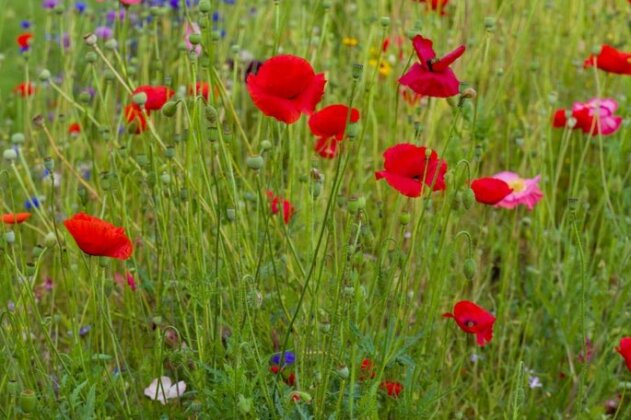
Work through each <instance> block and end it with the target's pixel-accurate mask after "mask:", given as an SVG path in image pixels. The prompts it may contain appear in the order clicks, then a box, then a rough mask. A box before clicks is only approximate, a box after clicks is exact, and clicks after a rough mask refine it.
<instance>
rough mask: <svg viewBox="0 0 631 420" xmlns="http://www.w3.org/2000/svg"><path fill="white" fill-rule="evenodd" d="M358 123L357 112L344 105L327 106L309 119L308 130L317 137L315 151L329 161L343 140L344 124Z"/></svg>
mask: <svg viewBox="0 0 631 420" xmlns="http://www.w3.org/2000/svg"><path fill="white" fill-rule="evenodd" d="M347 121H350V122H351V123H356V122H357V121H359V111H358V110H357V109H355V108H353V109H351V110H350V112H349V108H348V107H347V106H346V105H341V104H337V105H329V106H327V107H324V108H322V109H321V110H319V111H318V112H316V113H314V114H313V115H311V117H309V128H310V129H311V133H313V135H314V136H317V137H318V140H317V141H316V144H315V151H316V152H318V153H319V154H320V156H322V157H324V158H328V159H331V158H333V157H334V156H335V154H336V152H337V144H338V143H339V142H341V141H342V140H343V139H344V133H345V132H346V122H347Z"/></svg>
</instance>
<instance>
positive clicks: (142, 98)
mask: <svg viewBox="0 0 631 420" xmlns="http://www.w3.org/2000/svg"><path fill="white" fill-rule="evenodd" d="M131 99H132V101H134V103H135V104H136V105H140V106H144V105H145V104H146V103H147V94H146V93H145V92H138V93H136V94H135V95H134V96H132V98H131Z"/></svg>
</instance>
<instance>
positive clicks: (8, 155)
mask: <svg viewBox="0 0 631 420" xmlns="http://www.w3.org/2000/svg"><path fill="white" fill-rule="evenodd" d="M2 157H3V158H5V159H6V160H8V161H14V160H16V159H17V158H18V152H16V151H15V150H13V149H5V150H4V152H2Z"/></svg>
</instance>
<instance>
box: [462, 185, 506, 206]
mask: <svg viewBox="0 0 631 420" xmlns="http://www.w3.org/2000/svg"><path fill="white" fill-rule="evenodd" d="M471 189H472V190H473V194H475V199H476V201H477V202H478V203H482V204H488V205H490V206H492V205H495V204H497V203H499V202H500V201H502V200H503V199H505V198H506V197H507V196H508V195H510V193H512V192H513V189H512V188H511V187H510V186H509V185H508V184H507V183H506V182H504V181H502V180H501V179H497V178H478V179H475V180H473V182H472V183H471Z"/></svg>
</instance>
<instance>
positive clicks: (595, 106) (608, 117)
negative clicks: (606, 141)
mask: <svg viewBox="0 0 631 420" xmlns="http://www.w3.org/2000/svg"><path fill="white" fill-rule="evenodd" d="M617 109H618V103H617V102H616V101H615V100H614V99H611V98H604V99H600V98H593V99H591V100H589V102H586V103H580V102H575V103H574V105H573V106H572V113H575V112H576V113H581V112H585V111H583V110H586V111H587V115H588V116H589V117H590V118H589V121H590V122H591V124H590V125H589V127H588V126H585V127H582V128H583V131H585V132H586V133H591V134H592V135H593V136H595V135H597V134H598V131H600V133H601V134H602V135H603V136H607V135H609V134H613V133H615V132H616V131H618V128H620V125H621V124H622V117H620V116H618V115H614V113H615V112H616V110H617ZM599 119H600V121H599ZM599 129H600V130H599Z"/></svg>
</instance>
